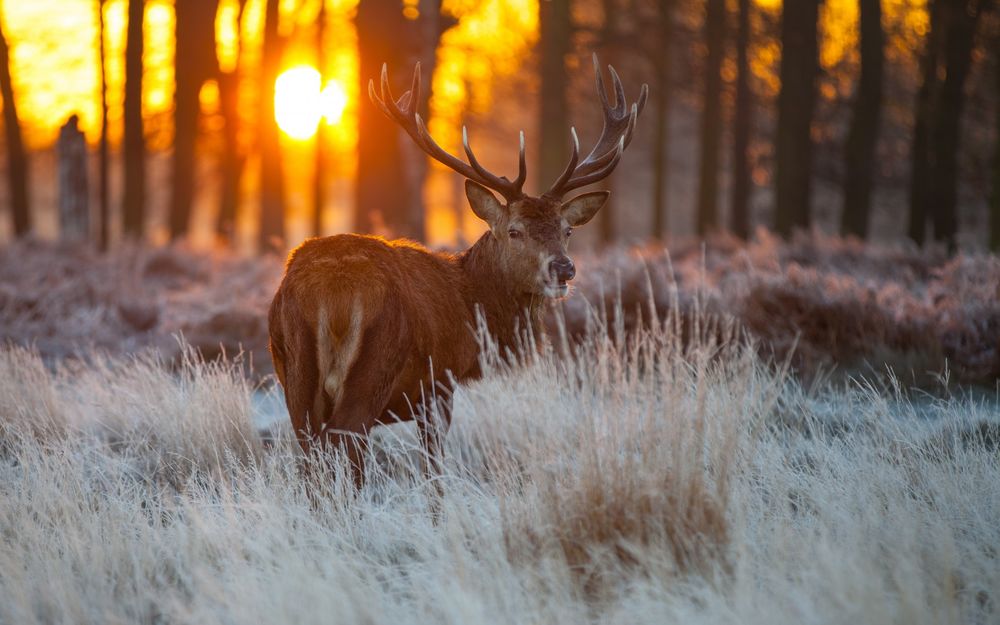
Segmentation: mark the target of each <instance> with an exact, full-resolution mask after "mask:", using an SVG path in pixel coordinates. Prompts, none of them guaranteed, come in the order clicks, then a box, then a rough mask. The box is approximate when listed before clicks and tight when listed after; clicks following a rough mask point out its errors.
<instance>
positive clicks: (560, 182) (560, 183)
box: [545, 126, 580, 197]
mask: <svg viewBox="0 0 1000 625" xmlns="http://www.w3.org/2000/svg"><path fill="white" fill-rule="evenodd" d="M569 134H570V136H571V137H572V139H573V151H572V153H571V154H570V156H569V163H567V164H566V169H564V170H563V172H562V173H561V174H559V178H557V179H556V181H555V184H553V185H552V188H551V189H549V190H548V191H547V192H546V193H545V195H548V196H550V197H555V196H562V188H563V187H564V186H566V183H567V182H569V180H570V179H571V178H572V177H573V174H574V173H575V172H576V163H577V162H578V161H579V160H580V139H579V138H578V137H577V136H576V128H575V127H572V126H571V127H570V129H569Z"/></svg>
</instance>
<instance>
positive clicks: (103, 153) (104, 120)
mask: <svg viewBox="0 0 1000 625" xmlns="http://www.w3.org/2000/svg"><path fill="white" fill-rule="evenodd" d="M104 31H105V26H104V0H97V36H98V42H97V54H98V59H99V61H100V66H101V138H100V143H99V144H98V149H97V154H98V156H97V158H98V165H97V168H98V172H97V198H98V199H97V211H98V212H97V229H98V235H97V249H99V250H100V251H102V252H106V251H107V250H108V246H109V245H110V242H111V233H110V229H111V228H110V226H111V197H110V187H109V186H108V76H107V66H106V63H105V53H104Z"/></svg>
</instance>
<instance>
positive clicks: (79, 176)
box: [58, 115, 90, 243]
mask: <svg viewBox="0 0 1000 625" xmlns="http://www.w3.org/2000/svg"><path fill="white" fill-rule="evenodd" d="M79 121H80V118H79V117H77V116H76V115H73V116H71V117H70V118H69V120H67V121H66V123H65V124H63V127H62V128H61V129H60V130H59V146H58V151H59V237H60V238H61V239H62V240H63V241H74V242H80V243H86V242H89V241H90V190H89V187H88V184H87V141H86V139H85V138H84V136H83V132H81V131H80V126H79Z"/></svg>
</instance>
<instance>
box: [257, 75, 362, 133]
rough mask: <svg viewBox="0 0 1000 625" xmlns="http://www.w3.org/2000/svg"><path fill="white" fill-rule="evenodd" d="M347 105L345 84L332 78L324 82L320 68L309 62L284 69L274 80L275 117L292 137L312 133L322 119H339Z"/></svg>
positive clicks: (335, 121) (330, 121)
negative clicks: (323, 83)
mask: <svg viewBox="0 0 1000 625" xmlns="http://www.w3.org/2000/svg"><path fill="white" fill-rule="evenodd" d="M346 106H347V93H346V92H345V91H344V87H343V86H342V85H341V84H340V83H338V82H337V81H335V80H330V81H328V82H327V83H326V86H323V85H322V78H321V76H320V74H319V72H318V71H317V70H316V68H315V67H312V66H309V65H299V66H296V67H292V68H289V69H287V70H285V71H284V72H282V74H281V75H280V76H278V80H277V81H275V83H274V117H275V121H276V122H277V123H278V127H279V128H281V130H282V132H284V133H285V134H286V135H288V136H289V137H292V138H293V139H300V140H305V139H309V138H311V137H313V135H315V134H316V128H317V127H318V126H319V122H320V120H322V119H325V120H326V123H327V124H336V123H339V122H340V120H341V117H342V116H343V114H344V108H345V107H346Z"/></svg>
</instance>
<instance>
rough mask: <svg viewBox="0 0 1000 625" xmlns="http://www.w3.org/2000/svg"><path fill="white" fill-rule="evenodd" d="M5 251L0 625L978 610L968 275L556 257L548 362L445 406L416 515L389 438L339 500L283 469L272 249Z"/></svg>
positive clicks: (994, 472) (504, 368)
mask: <svg viewBox="0 0 1000 625" xmlns="http://www.w3.org/2000/svg"><path fill="white" fill-rule="evenodd" d="M20 245H21V246H20V247H15V248H13V249H12V248H8V249H7V250H4V252H3V254H4V256H5V258H4V259H3V261H2V262H0V332H2V333H3V336H4V337H5V338H6V339H8V340H10V341H13V342H15V343H19V344H20V345H17V344H15V345H9V346H7V347H5V348H3V349H2V350H0V534H2V536H3V541H2V542H0V622H17V623H31V622H45V623H49V622H67V623H68V622H72V623H82V622H95V623H97V622H100V623H107V622H190V623H213V622H219V623H243V622H248V623H251V622H302V623H309V622H317V623H319V622H323V623H329V622H335V623H356V622H370V623H383V622H386V623H388V622H391V623H428V622H433V623H470V622H510V623H529V622H545V623H549V622H555V623H563V622H566V623H569V622H572V623H578V622H600V623H629V624H632V623H645V622H649V623H663V622H674V621H678V622H680V621H683V622H706V623H709V622H713V623H717V622H745V623H755V622H759V623H785V622H787V623H811V622H815V623H829V622H866V623H943V622H963V623H986V622H996V621H998V620H1000V612H998V610H1000V606H998V605H997V602H998V595H1000V560H998V558H1000V556H998V554H997V550H996V546H997V545H1000V524H997V523H996V519H997V518H1000V451H998V439H1000V417H998V408H997V391H996V388H997V387H996V384H997V382H996V380H997V369H996V368H995V367H996V366H997V364H996V359H997V348H998V346H1000V342H998V340H997V336H998V334H997V333H998V331H1000V330H998V322H997V319H998V313H997V311H998V306H1000V304H998V300H1000V298H998V297H997V292H996V289H997V288H998V285H1000V279H998V276H1000V269H998V264H997V259H996V258H991V257H960V258H957V259H953V260H946V259H934V258H927V257H924V256H922V255H919V254H917V253H915V252H912V251H906V250H902V251H901V250H876V249H872V248H865V247H862V246H860V245H858V244H853V243H849V242H843V241H836V240H818V239H815V238H814V239H806V240H802V241H799V242H796V243H793V244H787V245H785V244H778V243H777V242H775V241H773V240H771V239H769V238H766V236H762V237H761V238H759V239H758V240H757V242H755V243H753V244H752V245H750V246H740V245H737V244H735V243H733V242H729V241H716V242H713V243H712V244H710V245H709V246H708V247H707V248H705V249H702V248H700V247H699V246H693V245H692V246H687V247H685V246H684V245H682V244H678V245H674V246H671V249H670V255H669V257H668V256H667V255H666V253H665V252H664V251H662V250H653V249H646V250H641V251H638V250H633V251H621V252H612V253H609V254H607V255H605V256H603V257H590V258H587V257H585V258H582V259H581V260H580V262H579V263H578V264H579V266H580V273H581V284H580V286H579V292H578V293H577V294H576V296H575V298H571V299H570V300H568V301H567V302H565V303H564V304H563V306H564V307H565V309H564V310H563V311H562V312H563V319H564V320H565V327H566V328H567V330H568V332H567V333H566V334H567V337H568V339H569V340H568V346H567V345H564V344H563V343H562V342H561V341H559V340H555V341H554V342H553V344H552V345H550V346H548V347H545V348H544V349H542V350H541V352H540V353H539V354H536V355H533V356H531V357H526V358H523V359H522V360H521V361H520V362H519V363H518V364H516V365H511V364H508V363H506V362H501V361H497V360H495V359H494V360H492V361H490V362H487V363H486V365H487V366H486V371H485V375H484V377H483V379H482V380H481V381H479V382H476V383H474V384H471V385H468V386H465V387H463V388H461V389H459V391H458V392H457V394H456V396H455V398H454V401H455V424H454V428H453V429H452V431H451V433H450V434H449V437H448V442H447V452H446V453H447V456H446V465H445V470H444V474H443V476H441V477H440V478H438V480H439V481H440V484H441V486H442V488H443V491H444V494H443V498H442V499H441V501H440V502H438V500H437V499H436V498H435V497H436V495H435V493H436V492H437V489H436V488H434V487H433V485H431V484H429V483H427V481H426V480H425V479H424V478H423V477H422V475H421V474H420V472H419V471H418V470H417V467H419V449H418V447H417V446H416V444H415V442H414V437H413V435H412V434H413V433H412V429H411V427H410V426H411V424H401V425H398V426H392V427H390V428H386V429H384V430H383V431H382V432H381V433H380V435H379V437H378V444H377V445H376V447H375V449H374V450H373V452H372V453H373V458H372V459H371V463H370V464H371V466H372V467H374V469H373V473H372V476H371V479H370V480H369V482H368V483H367V484H366V486H365V487H364V488H363V489H362V490H361V491H360V492H358V493H355V492H353V491H352V490H351V486H350V484H351V480H349V479H345V476H344V471H343V467H342V465H341V464H340V463H339V458H338V457H336V456H333V457H329V458H326V459H319V460H321V461H322V460H325V461H327V462H326V464H325V465H317V464H315V463H314V464H313V465H312V466H313V469H312V475H311V477H307V476H304V475H303V473H302V458H301V457H300V454H299V451H298V446H297V445H295V444H294V442H293V441H291V440H290V435H289V434H290V433H289V431H288V426H287V425H286V423H285V421H284V420H282V419H281V418H280V411H278V410H275V405H280V404H278V403H277V402H276V396H275V393H276V390H275V389H274V387H273V386H272V385H271V378H270V377H269V376H268V375H267V374H266V370H265V371H262V369H264V364H263V362H262V358H265V356H262V355H261V354H260V351H259V350H260V345H259V344H258V343H257V341H260V340H262V339H261V337H262V336H263V332H264V327H263V326H262V325H261V324H262V321H260V320H259V317H260V314H261V313H262V311H263V310H264V309H265V307H266V303H267V300H268V297H269V296H270V289H272V288H273V285H274V283H275V282H274V281H276V280H277V279H278V278H279V277H280V271H281V266H280V261H279V260H278V259H271V260H263V261H261V260H240V259H236V258H229V257H213V256H204V255H195V254H189V253H185V252H184V251H183V250H177V249H169V250H139V249H136V250H126V251H122V252H120V253H119V254H117V255H114V256H112V257H110V258H106V259H98V258H96V257H94V256H92V255H89V253H86V252H82V251H79V250H67V249H59V248H54V247H52V246H49V245H44V244H38V243H35V244H20ZM671 266H672V269H673V271H672V272H668V271H667V268H669V267H671ZM46 267H48V269H46ZM101 272H104V273H101ZM601 285H603V291H604V296H602V295H601V292H602V286H601ZM650 286H651V287H652V293H653V298H652V301H650V297H649V293H650ZM616 299H619V300H620V301H621V302H622V304H621V306H619V307H616V306H611V305H604V304H601V302H613V301H615V300H616ZM587 300H589V301H590V304H589V305H588V304H587V303H586V301H587ZM616 311H617V312H616ZM653 311H655V313H654V312H653ZM553 314H554V317H553V321H552V324H553V328H554V329H555V330H556V332H554V334H553V336H558V333H557V330H558V328H559V327H560V322H559V317H558V315H557V314H555V313H553ZM60 319H61V320H62V321H61V322H60ZM173 330H184V335H185V337H187V339H188V340H191V343H192V345H193V346H190V345H189V346H186V345H185V343H184V342H183V340H175V339H173V338H171V336H170V331H173ZM199 333H200V334H199ZM192 337H193V340H192ZM212 341H216V344H218V343H222V344H223V346H224V347H225V348H226V349H225V350H223V349H220V348H217V347H216V348H215V349H209V347H210V346H212V345H213V343H212ZM796 342H797V344H796ZM240 343H243V345H244V347H246V350H245V352H244V354H243V355H242V356H236V355H235V352H237V351H238V348H239V345H240ZM793 345H794V346H795V347H794V349H793ZM150 350H153V351H150ZM199 351H200V353H199ZM222 352H225V355H223V356H222V357H220V354H222ZM251 360H252V361H253V363H252V366H251V364H250V363H249V362H248V361H251ZM887 363H888V364H889V365H891V366H892V368H893V369H895V371H896V372H895V373H891V372H889V371H888V370H887V369H886V364H887ZM907 365H910V367H909V369H907V368H906V366H907ZM991 367H994V368H991ZM276 412H277V413H278V415H277V416H278V417H279V418H278V419H277V420H274V416H275V413H276ZM265 421H266V422H267V423H266V424H265Z"/></svg>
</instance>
